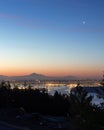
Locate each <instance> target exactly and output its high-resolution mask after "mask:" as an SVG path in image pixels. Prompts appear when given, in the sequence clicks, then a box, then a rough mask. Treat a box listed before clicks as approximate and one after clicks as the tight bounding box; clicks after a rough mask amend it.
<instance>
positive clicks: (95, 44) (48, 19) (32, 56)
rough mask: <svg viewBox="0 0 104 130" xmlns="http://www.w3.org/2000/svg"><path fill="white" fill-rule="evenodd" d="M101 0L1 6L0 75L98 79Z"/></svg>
mask: <svg viewBox="0 0 104 130" xmlns="http://www.w3.org/2000/svg"><path fill="white" fill-rule="evenodd" d="M103 70H104V0H0V74H1V75H24V74H29V73H33V72H35V73H41V74H45V75H52V76H53V75H55V76H56V75H75V76H81V77H92V76H93V77H98V76H102V71H103Z"/></svg>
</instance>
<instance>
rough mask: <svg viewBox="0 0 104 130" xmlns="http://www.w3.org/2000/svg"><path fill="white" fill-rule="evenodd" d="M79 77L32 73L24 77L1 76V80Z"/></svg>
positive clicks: (72, 78)
mask: <svg viewBox="0 0 104 130" xmlns="http://www.w3.org/2000/svg"><path fill="white" fill-rule="evenodd" d="M75 79H77V77H75V76H57V77H51V76H45V75H42V74H37V73H32V74H30V75H23V76H4V75H0V80H17V81H19V80H75Z"/></svg>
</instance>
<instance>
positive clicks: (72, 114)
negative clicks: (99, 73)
mask: <svg viewBox="0 0 104 130" xmlns="http://www.w3.org/2000/svg"><path fill="white" fill-rule="evenodd" d="M92 98H93V97H91V96H89V97H88V96H87V92H86V91H85V90H84V89H83V88H82V87H81V86H80V85H79V84H78V85H77V86H76V88H75V90H74V92H71V93H70V95H60V94H58V92H55V94H54V96H51V95H49V94H48V91H47V90H46V89H40V90H39V89H35V90H33V89H31V87H29V88H28V89H18V88H17V87H16V88H14V89H11V86H10V83H9V82H1V84H0V119H1V120H3V121H6V122H9V123H13V124H16V125H22V126H26V127H32V128H34V129H35V128H36V127H38V126H39V127H41V128H42V129H62V130H64V129H66V130H67V129H68V130H69V129H71V130H72V126H74V128H75V129H76V130H103V129H104V104H101V106H100V107H98V106H93V105H92V104H91V101H92Z"/></svg>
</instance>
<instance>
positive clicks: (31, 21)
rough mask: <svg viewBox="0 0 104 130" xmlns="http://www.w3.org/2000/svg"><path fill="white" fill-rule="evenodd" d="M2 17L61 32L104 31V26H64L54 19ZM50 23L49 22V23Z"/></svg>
mask: <svg viewBox="0 0 104 130" xmlns="http://www.w3.org/2000/svg"><path fill="white" fill-rule="evenodd" d="M0 18H3V19H7V20H8V19H9V20H14V21H15V23H16V25H18V26H22V27H26V28H31V29H47V30H52V31H59V32H72V33H73V32H76V33H77V32H84V33H86V32H89V33H93V32H94V33H99V32H100V33H101V32H102V33H104V28H102V27H98V26H96V27H90V26H89V27H88V26H86V25H85V26H84V27H83V26H77V27H62V26H55V25H54V24H53V23H54V21H47V20H46V21H45V20H34V19H30V18H23V17H19V16H14V15H10V14H5V13H0ZM47 23H49V24H50V25H49V24H47Z"/></svg>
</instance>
